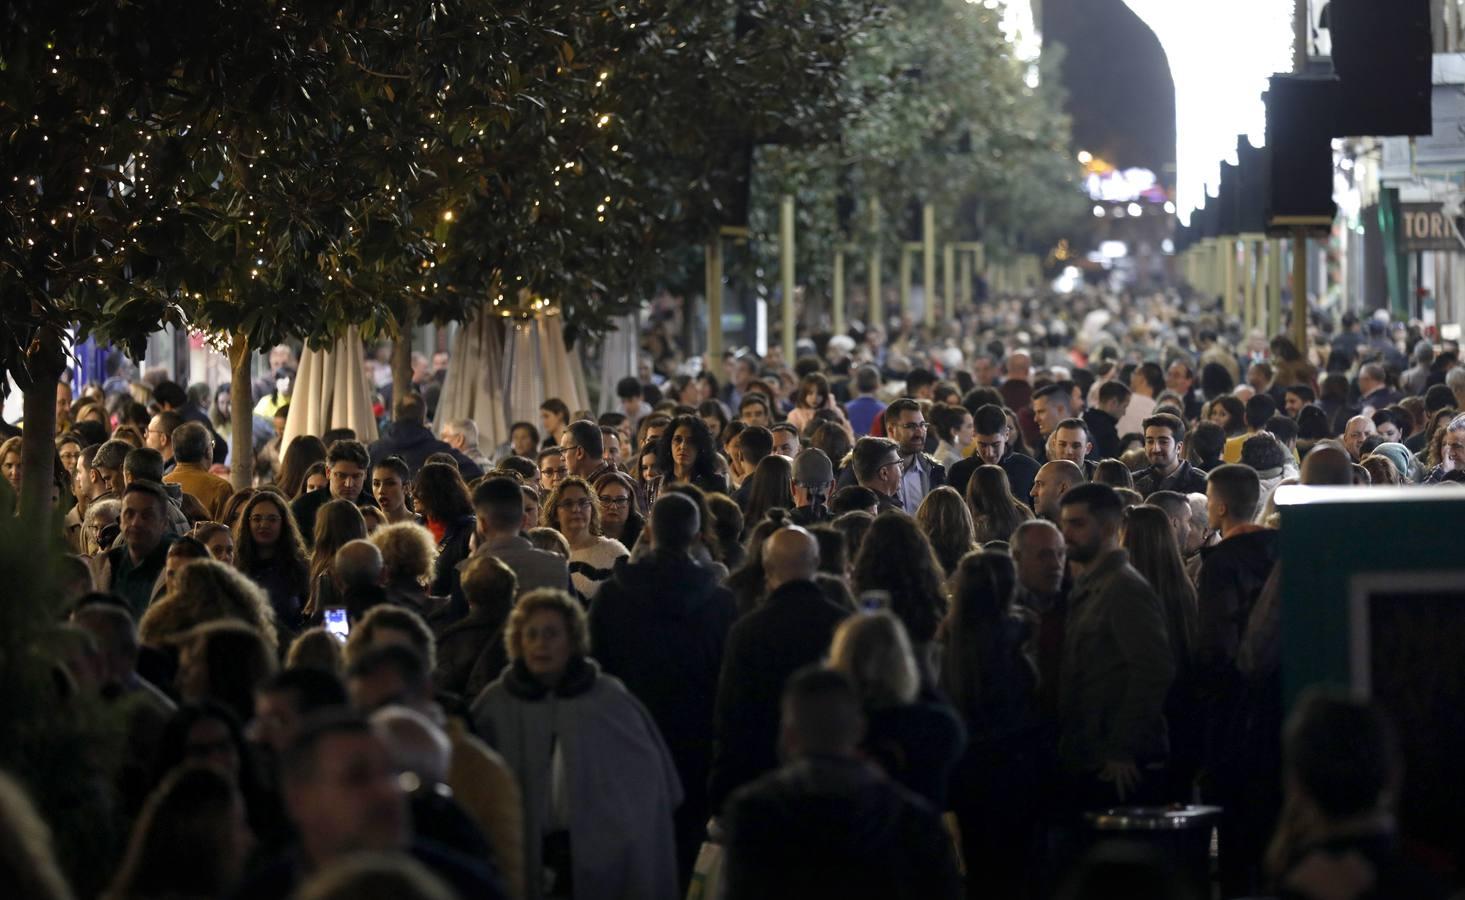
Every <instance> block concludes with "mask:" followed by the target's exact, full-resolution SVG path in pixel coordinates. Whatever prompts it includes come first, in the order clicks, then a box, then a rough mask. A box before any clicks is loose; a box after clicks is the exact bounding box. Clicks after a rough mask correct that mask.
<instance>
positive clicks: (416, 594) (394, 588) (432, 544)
mask: <svg viewBox="0 0 1465 900" xmlns="http://www.w3.org/2000/svg"><path fill="white" fill-rule="evenodd" d="M367 540H369V541H371V543H372V544H373V545H375V546H376V549H377V550H379V551H381V555H382V577H383V578H384V579H385V581H386V584H385V587H386V589H387V598H388V599H390V600H391V601H392V602H394V603H398V604H401V605H402V606H405V607H407V608H408V609H415V610H417V611H418V612H419V613H421V614H422V615H423V616H427V615H428V614H429V613H430V612H432V611H434V610H433V607H434V606H435V605H436V604H434V603H433V601H432V600H431V599H430V598H429V595H428V585H429V584H430V583H431V582H432V573H433V572H434V571H435V570H436V567H437V559H438V551H437V542H436V541H434V540H433V539H432V532H430V531H428V530H427V529H426V528H423V527H422V526H421V525H418V524H417V523H416V522H397V523H395V524H392V525H383V526H382V527H380V528H378V529H377V530H376V531H374V532H372V535H371V537H369V538H367Z"/></svg>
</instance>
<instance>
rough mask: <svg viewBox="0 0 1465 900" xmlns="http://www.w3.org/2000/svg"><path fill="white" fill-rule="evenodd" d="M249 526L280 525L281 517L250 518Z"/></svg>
mask: <svg viewBox="0 0 1465 900" xmlns="http://www.w3.org/2000/svg"><path fill="white" fill-rule="evenodd" d="M249 524H251V525H278V524H280V517H279V516H250V517H249Z"/></svg>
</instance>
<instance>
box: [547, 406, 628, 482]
mask: <svg viewBox="0 0 1465 900" xmlns="http://www.w3.org/2000/svg"><path fill="white" fill-rule="evenodd" d="M560 450H561V451H563V453H564V458H565V468H566V469H568V470H569V473H570V474H571V475H574V476H576V477H579V478H583V479H585V480H586V481H588V482H590V483H591V484H594V483H595V479H597V478H599V477H600V476H601V475H603V474H605V473H606V472H610V471H612V470H613V469H614V468H615V467H614V466H612V465H610V464H609V463H607V462H606V461H605V441H604V438H603V437H602V436H601V434H600V426H599V425H596V424H595V423H594V422H592V421H590V420H589V419H580V420H579V421H576V422H571V423H570V424H569V425H568V426H567V427H566V428H565V430H564V431H563V432H561V433H560Z"/></svg>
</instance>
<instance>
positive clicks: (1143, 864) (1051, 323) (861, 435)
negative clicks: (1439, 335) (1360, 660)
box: [0, 292, 1465, 900]
mask: <svg viewBox="0 0 1465 900" xmlns="http://www.w3.org/2000/svg"><path fill="white" fill-rule="evenodd" d="M678 315H680V313H679V312H676V311H675V310H672V311H668V310H667V309H665V308H662V307H657V308H655V309H653V311H652V312H651V313H650V314H649V315H648V316H647V319H646V323H645V326H646V331H645V332H644V334H643V353H644V359H643V365H642V366H641V369H640V372H639V373H638V374H637V375H633V376H630V377H627V378H624V379H622V380H621V381H620V382H619V383H616V384H607V385H600V389H601V391H603V392H609V393H613V395H614V398H615V401H616V402H615V404H614V408H613V410H612V411H610V412H602V413H599V414H595V413H593V412H592V411H589V410H576V409H571V408H569V407H568V406H567V405H566V404H565V403H564V402H563V401H562V400H560V399H558V398H554V397H545V398H544V399H543V402H542V403H541V405H540V408H539V417H538V421H534V422H529V421H519V422H514V423H513V424H512V426H511V428H510V431H509V436H508V440H507V441H506V442H504V443H503V444H502V445H500V446H481V445H480V432H479V429H478V427H477V425H476V423H475V422H473V421H471V420H459V421H449V422H445V423H441V424H439V425H438V426H437V427H436V428H435V429H434V428H433V427H430V424H429V423H432V422H434V411H435V406H436V401H437V395H438V393H439V390H440V386H441V384H442V382H443V379H444V377H445V375H446V371H447V369H448V367H449V366H451V365H452V364H453V361H452V360H451V359H450V358H449V357H448V355H447V354H445V353H439V354H435V355H434V356H432V357H431V358H430V359H429V358H428V357H425V356H420V355H419V356H415V357H414V364H413V377H412V385H411V390H406V391H402V392H401V394H400V396H395V397H394V396H392V387H393V386H392V385H391V384H390V379H389V378H388V377H383V373H385V372H386V369H384V368H382V367H383V366H384V362H381V361H378V358H377V357H376V356H375V355H369V356H368V361H367V367H368V371H367V379H368V382H369V384H370V385H371V386H372V387H373V389H374V390H376V391H377V394H376V396H375V398H374V402H375V414H376V415H377V416H378V417H379V419H380V423H381V426H382V430H381V433H382V437H381V438H380V439H378V440H376V441H374V442H372V443H370V444H367V443H364V442H363V441H361V440H359V439H358V435H356V434H355V433H353V432H351V431H350V430H349V429H338V430H335V431H331V432H328V433H325V434H321V435H301V436H297V437H294V439H293V440H291V441H290V442H289V443H288V444H284V443H283V442H282V437H283V434H284V430H285V421H286V418H287V417H288V411H289V410H288V407H289V403H290V399H291V390H292V385H293V379H294V375H295V357H294V354H293V352H292V351H291V350H290V349H289V348H286V347H280V348H276V349H274V350H272V351H270V353H269V376H268V377H266V378H264V379H262V380H261V381H260V382H259V383H257V384H256V385H255V386H254V391H253V394H252V396H251V397H249V398H248V399H247V401H244V402H248V403H250V404H251V405H252V408H253V414H254V433H253V439H254V443H255V447H254V449H255V451H256V453H255V470H254V472H253V477H252V478H250V479H248V481H249V482H250V483H251V485H252V486H251V487H247V488H243V489H240V490H236V489H234V487H233V486H232V485H231V482H230V480H229V478H228V476H229V475H230V474H231V469H230V465H231V454H230V453H229V448H228V445H227V440H226V438H227V437H228V435H229V434H230V427H231V426H230V412H231V404H232V403H233V402H236V401H237V400H239V399H240V398H232V397H231V396H230V392H229V391H228V389H227V386H226V387H224V388H220V389H218V390H215V391H212V392H211V391H210V390H209V388H208V387H207V386H206V385H194V386H192V387H188V388H185V387H184V386H182V385H180V384H178V383H176V382H174V381H172V380H169V379H168V378H167V377H166V375H167V373H151V372H149V373H142V374H139V373H136V371H135V369H134V368H133V367H132V366H131V364H130V363H128V362H126V361H125V360H121V359H120V358H119V359H117V360H116V361H115V363H114V365H113V366H112V368H111V369H110V371H109V375H110V377H109V378H108V379H107V380H106V381H105V382H104V383H102V384H88V385H86V386H84V387H83V388H81V389H80V390H79V391H78V392H76V393H75V394H73V390H72V385H71V383H70V382H69V381H68V382H63V383H62V384H60V385H58V387H57V396H56V419H57V422H56V433H55V446H56V453H57V460H56V479H55V484H54V491H53V494H54V498H55V504H56V511H57V513H58V515H57V516H56V517H55V518H56V527H57V529H58V531H59V532H60V533H59V535H58V537H59V539H60V540H62V541H64V542H65V545H66V547H67V550H68V554H67V555H66V556H65V557H63V558H62V559H61V563H60V565H61V570H62V581H63V583H64V586H65V588H64V589H65V592H66V610H67V615H66V620H65V622H64V623H63V624H62V626H61V627H62V629H63V631H64V633H65V636H66V642H67V646H68V647H69V648H71V649H70V650H69V651H68V653H67V654H66V656H65V658H64V670H65V671H64V676H58V688H57V690H58V702H65V700H66V698H67V697H68V696H75V695H77V694H82V693H89V694H97V695H100V696H102V697H104V698H106V699H107V700H108V702H110V703H115V704H117V705H118V706H119V708H122V709H124V710H125V711H126V723H127V726H126V727H127V735H126V741H125V748H126V749H125V751H124V755H123V758H122V759H121V760H120V761H119V764H118V765H117V766H116V767H115V770H116V771H115V777H113V778H112V779H111V781H110V782H109V783H108V784H107V785H105V786H99V790H102V789H105V791H106V792H108V795H109V796H110V797H111V798H112V800H113V803H114V805H115V808H116V817H115V818H116V838H117V840H116V847H115V849H116V853H115V858H112V859H107V860H96V861H95V866H94V871H92V872H91V873H90V875H89V877H91V878H92V879H93V880H94V883H92V884H90V885H83V884H80V883H78V882H77V879H76V876H75V875H74V874H72V875H71V878H72V884H71V885H70V886H68V885H67V884H66V883H65V880H64V878H63V877H62V875H61V874H60V873H59V872H57V871H55V864H54V862H52V861H50V860H48V859H47V857H46V852H45V847H44V842H43V841H42V842H32V844H31V845H30V847H29V850H28V852H27V854H24V855H23V856H24V860H23V861H22V862H20V863H18V864H17V871H19V872H22V873H23V874H22V876H21V877H22V878H24V879H27V880H24V881H23V882H21V883H23V884H24V885H26V887H25V888H24V889H23V894H17V896H21V895H24V896H29V897H65V896H71V895H72V892H73V891H74V892H76V893H79V894H87V893H88V892H89V891H90V892H92V893H95V892H97V891H101V892H104V893H105V894H106V895H107V896H109V897H116V898H143V897H150V898H151V897H164V896H169V897H176V896H186V897H193V896H198V897H203V896H209V897H215V896H237V897H246V898H252V897H261V898H263V897H284V896H300V897H311V898H324V897H333V898H334V897H342V898H344V897H352V896H367V895H368V894H364V893H362V891H364V890H365V886H367V885H375V887H374V890H375V891H377V893H375V894H370V895H372V896H378V895H379V896H387V895H391V896H396V897H422V898H438V897H454V896H456V897H465V898H466V897H511V898H530V900H540V898H570V897H574V898H628V900H629V898H671V897H680V896H713V895H712V894H705V895H700V894H698V893H697V892H698V891H703V890H713V889H715V890H716V891H718V892H721V893H719V894H717V896H726V897H728V898H734V900H736V898H765V897H810V896H831V897H833V896H839V897H871V898H874V897H880V898H890V897H909V898H931V897H957V896H968V897H979V896H980V897H1003V898H1038V897H1050V896H1063V897H1075V898H1077V897H1101V896H1104V897H1107V896H1134V897H1139V896H1144V897H1166V898H1170V897H1174V898H1182V897H1191V896H1194V897H1197V900H1199V898H1200V897H1201V896H1203V895H1204V896H1209V893H1208V892H1209V891H1210V890H1212V889H1214V890H1216V891H1218V892H1219V895H1220V896H1224V897H1250V896H1261V895H1263V894H1268V893H1270V894H1271V895H1274V896H1280V897H1296V898H1315V900H1322V898H1334V897H1357V898H1363V897H1380V898H1382V897H1411V898H1417V897H1425V898H1427V897H1444V896H1447V895H1448V888H1449V887H1450V883H1449V879H1450V878H1452V877H1456V876H1457V875H1458V873H1450V872H1440V871H1431V870H1430V869H1431V867H1430V865H1429V864H1428V863H1429V859H1430V857H1429V856H1428V854H1427V853H1420V852H1418V851H1420V850H1428V849H1429V848H1405V847H1403V846H1402V845H1401V843H1400V841H1399V834H1398V832H1397V827H1396V824H1395V820H1394V817H1393V813H1394V811H1395V810H1394V803H1395V801H1396V800H1397V798H1398V796H1399V788H1400V779H1401V778H1403V777H1405V776H1404V773H1402V770H1401V765H1400V762H1399V752H1398V748H1397V738H1396V736H1395V735H1394V734H1393V732H1392V729H1391V726H1390V724H1389V722H1388V721H1387V720H1386V718H1385V717H1384V716H1383V715H1382V714H1381V713H1380V712H1379V711H1378V710H1377V709H1375V708H1374V707H1372V706H1370V705H1369V704H1367V703H1364V702H1360V701H1357V700H1353V699H1350V698H1348V697H1346V696H1343V695H1336V694H1332V693H1328V692H1325V691H1314V692H1311V693H1309V694H1308V695H1306V696H1305V697H1304V699H1303V700H1302V701H1301V702H1300V703H1299V704H1297V705H1296V707H1295V708H1294V709H1293V710H1292V713H1291V717H1290V720H1286V721H1285V722H1284V717H1285V712H1284V706H1283V701H1282V692H1281V674H1280V673H1281V664H1282V658H1283V655H1284V654H1285V652H1286V648H1285V647H1284V646H1283V642H1282V639H1281V635H1280V631H1281V626H1280V622H1281V604H1282V598H1281V590H1280V579H1279V573H1280V567H1279V566H1278V564H1277V560H1278V556H1279V547H1278V535H1279V531H1278V529H1279V527H1280V522H1281V516H1280V514H1279V511H1278V504H1277V502H1276V497H1277V492H1278V490H1279V489H1280V488H1282V487H1283V486H1286V485H1291V484H1302V485H1332V486H1373V487H1380V486H1382V487H1401V486H1415V485H1417V486H1420V487H1419V488H1418V489H1421V490H1423V489H1426V488H1432V489H1437V490H1454V489H1457V487H1456V486H1457V485H1462V484H1465V415H1462V412H1461V411H1462V410H1465V366H1462V365H1461V360H1460V357H1459V352H1460V351H1459V345H1458V343H1457V342H1455V341H1445V340H1439V339H1436V337H1435V336H1434V335H1432V334H1429V333H1426V332H1425V331H1423V330H1422V329H1421V327H1420V326H1419V325H1417V324H1413V323H1398V322H1390V321H1388V320H1387V319H1384V318H1380V317H1369V318H1366V319H1360V318H1359V317H1357V316H1355V315H1354V314H1351V313H1349V314H1347V315H1344V316H1342V317H1341V318H1340V319H1338V320H1336V321H1334V320H1332V319H1331V318H1325V317H1319V318H1318V319H1317V320H1316V321H1314V322H1312V323H1311V324H1310V330H1309V340H1308V342H1307V346H1305V347H1299V346H1297V345H1296V344H1295V343H1294V342H1293V341H1292V340H1291V339H1290V338H1288V337H1286V336H1283V335H1277V336H1272V337H1270V338H1268V337H1267V336H1265V335H1263V334H1262V333H1260V332H1253V333H1250V334H1242V333H1240V332H1239V331H1238V329H1237V326H1236V323H1234V322H1228V321H1225V320H1223V319H1222V318H1221V317H1220V316H1219V315H1218V314H1217V312H1216V311H1215V310H1214V309H1212V308H1210V307H1207V306H1203V305H1201V304H1200V303H1199V302H1198V301H1196V300H1194V299H1192V298H1185V299H1182V298H1181V297H1178V296H1170V295H1155V296H1140V297H1132V296H1118V295H1112V294H1104V293H1099V292H1090V293H1085V294H1079V295H1074V296H1070V297H1057V296H1048V295H1039V296H1024V297H1005V298H1001V299H994V300H992V301H990V302H987V303H983V304H981V305H980V306H975V307H973V308H971V309H968V310H964V311H962V313H961V314H960V316H959V317H958V318H957V319H956V320H954V321H949V322H943V323H942V324H941V325H940V327H938V328H937V329H935V330H934V331H927V330H925V329H921V328H919V327H914V326H911V325H909V324H899V323H896V324H894V325H893V326H892V331H891V333H889V334H887V333H886V330H885V329H884V328H881V327H870V328H864V327H859V326H857V327H856V328H854V329H852V330H851V332H850V333H849V334H838V335H828V334H817V335H809V336H807V337H801V339H800V340H799V341H798V353H797V355H796V358H795V359H793V360H784V359H782V358H781V354H780V353H777V352H774V353H771V354H769V355H768V356H766V357H762V358H760V357H759V356H757V355H756V354H753V353H751V352H749V351H747V350H746V349H743V350H737V351H732V352H729V353H726V354H724V355H723V356H722V357H721V358H720V359H715V360H710V361H708V362H709V363H710V365H703V364H702V361H701V360H698V359H691V358H688V356H687V354H686V353H685V352H684V351H683V350H682V349H680V348H679V346H678V342H677V340H676V336H677V335H680V334H681V333H682V331H683V329H682V328H681V327H680V325H679V323H678V322H677V316H678ZM602 406H603V407H610V406H611V404H609V403H605V404H602ZM19 425H20V427H24V423H19ZM4 428H5V429H7V434H10V435H12V436H9V437H8V439H6V440H5V441H4V443H0V474H3V476H4V480H5V482H6V483H7V485H5V486H0V492H3V493H0V502H6V501H5V496H8V495H11V494H13V493H14V492H18V489H19V487H20V485H21V484H22V482H23V480H24V478H25V477H26V472H25V471H24V470H23V468H22V467H21V463H20V460H21V453H20V440H21V439H20V437H19V436H18V433H19V428H17V427H16V426H12V425H9V424H4ZM7 488H8V489H7ZM12 489H13V490H12ZM15 593H16V597H17V599H24V594H25V588H24V587H23V586H20V587H18V588H15ZM0 793H4V794H6V795H13V797H14V798H15V800H14V802H7V803H5V804H0V806H6V807H9V809H10V811H8V812H4V813H0V819H6V818H8V819H10V824H3V823H0V831H5V830H6V829H10V830H12V831H15V830H22V829H25V828H28V827H31V825H30V824H28V823H27V818H28V817H29V819H32V820H33V819H35V817H36V816H37V812H36V811H35V810H33V809H28V808H27V806H26V804H25V802H24V796H23V791H21V790H20V789H18V788H16V787H15V786H14V785H11V784H9V783H8V782H6V781H0ZM1172 804H1173V805H1176V806H1177V807H1179V806H1185V805H1196V804H1210V805H1214V806H1216V807H1219V808H1220V810H1221V811H1220V812H1219V814H1218V815H1217V819H1216V823H1215V825H1216V830H1217V835H1218V841H1217V853H1218V856H1217V860H1218V867H1217V871H1216V874H1215V884H1214V885H1212V884H1209V883H1206V879H1207V878H1208V877H1209V872H1208V871H1202V872H1201V873H1200V875H1199V877H1200V879H1201V883H1199V884H1198V883H1197V882H1196V880H1195V875H1196V873H1195V872H1194V871H1189V870H1187V869H1186V863H1185V861H1184V860H1181V859H1177V858H1174V857H1173V856H1169V857H1167V856H1166V855H1165V854H1163V853H1159V854H1148V855H1140V856H1134V857H1131V856H1114V855H1113V854H1111V853H1104V852H1098V853H1089V852H1086V851H1087V850H1088V844H1089V840H1088V836H1087V832H1086V831H1085V826H1084V824H1083V823H1084V819H1083V818H1082V815H1083V814H1084V813H1086V812H1091V811H1094V810H1104V809H1110V808H1115V807H1126V806H1165V805H1172ZM1435 858H1436V859H1438V858H1440V857H1439V856H1436V857H1435ZM384 886H390V887H384ZM1126 886H1127V887H1126ZM689 890H691V891H692V893H691V894H689V893H688V892H689ZM382 891H386V892H387V893H381V892H382ZM1195 891H1200V892H1201V893H1193V892H1195ZM297 892H298V893H297Z"/></svg>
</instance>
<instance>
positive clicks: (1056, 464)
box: [1033, 459, 1084, 522]
mask: <svg viewBox="0 0 1465 900" xmlns="http://www.w3.org/2000/svg"><path fill="white" fill-rule="evenodd" d="M1083 483H1084V477H1083V469H1080V468H1079V467H1078V466H1077V465H1076V464H1075V463H1073V462H1072V461H1071V460H1067V459H1055V460H1053V461H1052V462H1046V463H1043V466H1042V468H1040V469H1038V474H1037V475H1036V476H1034V477H1033V514H1034V515H1036V516H1037V517H1038V518H1040V519H1047V520H1048V521H1049V522H1057V521H1058V511H1059V501H1060V500H1062V499H1063V495H1064V494H1066V493H1068V489H1069V488H1071V487H1073V486H1074V485H1076V484H1083Z"/></svg>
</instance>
